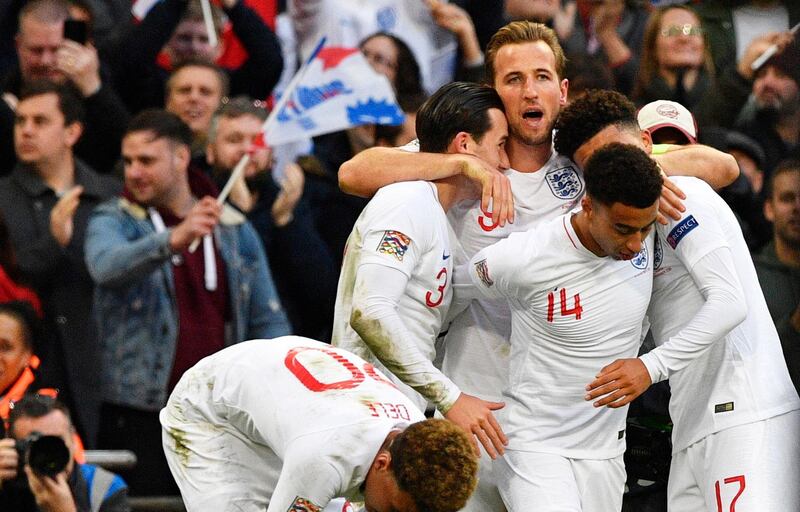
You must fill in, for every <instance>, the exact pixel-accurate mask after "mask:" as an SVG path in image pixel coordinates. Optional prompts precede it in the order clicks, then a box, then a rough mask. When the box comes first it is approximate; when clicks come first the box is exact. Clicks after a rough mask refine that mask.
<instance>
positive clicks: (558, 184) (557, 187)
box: [545, 166, 583, 199]
mask: <svg viewBox="0 0 800 512" xmlns="http://www.w3.org/2000/svg"><path fill="white" fill-rule="evenodd" d="M545 178H546V179H547V184H548V185H549V186H550V191H551V192H553V195H554V196H556V197H557V198H559V199H575V198H576V197H578V196H579V195H580V194H581V192H583V180H581V178H580V176H578V173H577V172H575V168H574V167H572V166H569V167H562V168H561V169H554V170H552V171H549V172H548V173H547V174H546V175H545Z"/></svg>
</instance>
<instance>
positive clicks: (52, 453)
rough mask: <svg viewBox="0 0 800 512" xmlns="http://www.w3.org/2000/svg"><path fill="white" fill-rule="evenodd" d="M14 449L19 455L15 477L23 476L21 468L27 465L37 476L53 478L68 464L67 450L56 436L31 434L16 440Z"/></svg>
mask: <svg viewBox="0 0 800 512" xmlns="http://www.w3.org/2000/svg"><path fill="white" fill-rule="evenodd" d="M16 448H17V454H18V455H19V468H18V469H17V475H24V474H25V472H24V470H23V467H24V466H25V464H28V466H30V467H31V469H32V470H33V472H34V473H36V474H37V475H40V476H49V477H51V478H55V476H56V475H57V474H59V473H61V472H62V471H64V470H65V469H67V464H69V457H70V454H69V448H67V445H66V444H65V443H64V440H63V439H61V438H60V437H58V436H45V435H42V434H40V433H39V432H33V433H32V434H31V435H29V436H28V437H26V438H25V439H19V440H17V442H16Z"/></svg>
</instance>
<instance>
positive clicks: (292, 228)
mask: <svg viewBox="0 0 800 512" xmlns="http://www.w3.org/2000/svg"><path fill="white" fill-rule="evenodd" d="M266 117H267V112H266V110H264V109H263V108H261V107H259V106H256V105H254V104H253V102H252V101H251V100H250V99H249V98H247V97H238V98H234V99H232V100H231V101H229V102H227V103H226V104H225V105H223V106H222V108H221V109H220V110H218V111H217V113H216V115H215V116H214V120H213V121H212V123H211V126H212V128H211V131H210V133H209V138H208V146H207V148H206V159H207V162H208V165H209V166H211V168H212V175H213V177H214V178H215V179H216V180H217V185H218V186H219V187H220V188H222V187H223V186H224V183H225V182H226V181H227V180H228V178H229V177H230V174H231V171H232V170H233V168H234V167H235V165H236V164H237V163H238V162H239V160H240V159H241V158H242V157H243V156H244V155H245V154H247V153H248V152H250V154H251V158H250V163H249V164H248V166H247V167H246V168H245V171H244V182H245V183H246V186H245V189H246V190H245V193H246V194H247V195H248V197H249V200H248V201H247V203H248V204H247V205H246V206H247V208H245V211H247V216H248V218H249V219H250V222H252V223H253V227H254V228H255V229H256V232H258V235H259V236H260V237H261V241H262V243H263V244H264V250H265V252H266V254H267V259H268V261H269V264H270V268H271V270H272V275H273V276H274V277H275V286H276V287H277V289H278V292H279V294H280V296H281V302H282V303H283V305H284V306H285V307H286V312H287V314H288V316H289V319H290V320H291V323H292V326H293V327H294V332H295V333H296V334H298V335H301V336H310V337H313V338H314V339H317V340H321V341H326V340H330V333H331V325H332V324H333V306H334V301H335V299H336V284H337V282H338V278H339V272H338V267H336V266H335V265H334V261H333V256H332V255H331V253H330V251H329V250H328V248H327V247H326V245H325V243H324V242H323V241H322V238H321V237H320V235H319V233H317V231H316V228H315V227H314V222H313V218H312V216H311V212H310V210H309V206H308V204H307V203H306V202H305V201H303V200H302V199H301V195H302V193H303V185H304V181H305V179H304V175H303V170H302V169H301V168H300V166H298V165H297V164H295V163H290V164H288V165H287V166H286V167H285V168H284V169H281V170H280V171H281V172H280V174H277V171H278V170H277V169H275V168H274V167H272V162H271V160H272V159H271V150H270V149H269V148H264V147H259V146H258V145H253V141H254V140H255V139H257V138H258V137H259V136H260V135H261V125H262V124H263V122H264V120H265V119H266ZM235 189H236V186H234V190H235ZM231 197H233V194H231ZM310 269H311V271H309V270H310Z"/></svg>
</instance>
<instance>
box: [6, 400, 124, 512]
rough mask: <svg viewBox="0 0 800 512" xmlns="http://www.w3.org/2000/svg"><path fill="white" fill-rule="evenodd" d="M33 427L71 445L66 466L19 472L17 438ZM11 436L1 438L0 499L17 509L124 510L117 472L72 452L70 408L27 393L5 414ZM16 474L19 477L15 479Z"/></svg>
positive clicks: (35, 511) (26, 435)
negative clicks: (43, 472)
mask: <svg viewBox="0 0 800 512" xmlns="http://www.w3.org/2000/svg"><path fill="white" fill-rule="evenodd" d="M34 433H39V434H42V435H45V436H56V437H59V438H61V440H62V441H64V445H66V448H67V450H68V451H69V461H68V462H67V467H66V469H64V471H62V472H60V473H58V474H57V475H55V476H54V477H50V476H45V475H41V474H38V473H36V472H35V471H34V470H32V469H31V467H30V466H29V465H27V464H26V465H25V474H24V475H18V474H17V463H18V455H17V451H16V449H15V447H14V443H15V441H17V440H22V439H27V438H29V436H31V435H32V434H34ZM9 434H10V438H8V439H2V440H0V502H2V503H3V505H4V506H5V505H8V506H9V508H4V510H14V511H16V512H38V511H40V510H41V511H44V512H56V511H69V510H75V511H84V510H86V511H88V510H92V511H98V512H128V511H130V510H131V508H130V505H129V504H128V488H127V486H126V485H125V482H124V481H123V480H122V478H120V477H119V476H117V475H115V474H113V473H110V472H108V471H106V470H104V469H103V468H100V467H98V466H94V465H92V464H80V463H78V462H77V460H76V458H75V452H76V448H77V447H76V445H75V437H74V427H73V425H72V420H71V419H70V413H69V410H68V409H67V408H66V406H64V405H63V404H62V403H60V402H58V401H57V400H55V399H53V398H51V397H49V396H44V395H29V396H27V397H25V398H23V399H22V400H20V401H19V402H16V403H15V404H14V409H13V410H12V412H11V417H10V419H9ZM17 477H20V478H19V479H18V478H17Z"/></svg>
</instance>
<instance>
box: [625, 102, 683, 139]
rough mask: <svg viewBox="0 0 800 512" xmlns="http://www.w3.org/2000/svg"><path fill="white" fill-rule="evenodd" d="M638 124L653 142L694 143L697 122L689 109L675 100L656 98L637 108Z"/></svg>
mask: <svg viewBox="0 0 800 512" xmlns="http://www.w3.org/2000/svg"><path fill="white" fill-rule="evenodd" d="M637 118H638V120H639V126H640V127H641V128H642V130H647V131H649V132H650V135H651V136H652V138H653V143H654V144H680V145H683V144H694V143H695V142H697V123H696V122H695V120H694V116H693V115H692V113H691V112H689V110H688V109H687V108H686V107H684V106H683V105H681V104H680V103H677V102H675V101H667V100H657V101H653V102H650V103H648V104H647V105H645V106H643V107H642V108H641V109H639V113H638V114H637Z"/></svg>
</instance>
